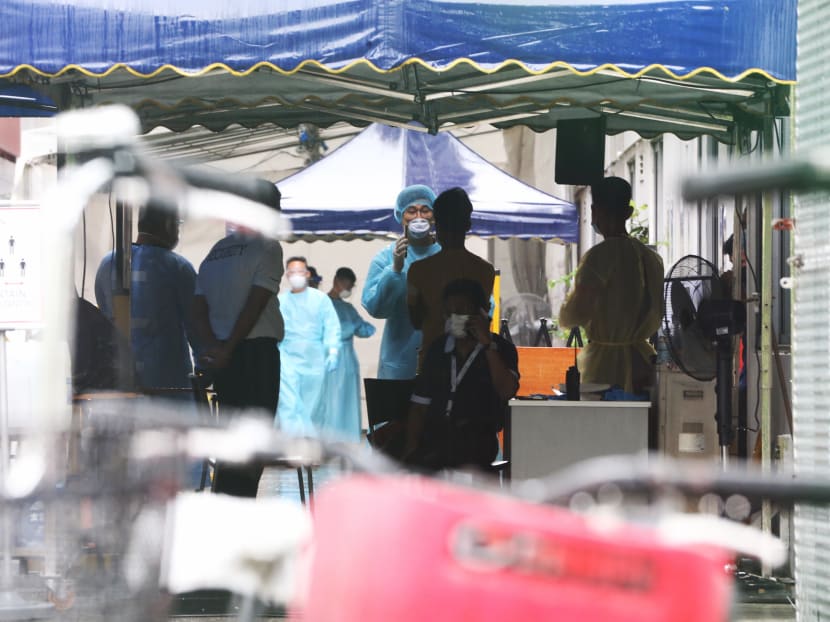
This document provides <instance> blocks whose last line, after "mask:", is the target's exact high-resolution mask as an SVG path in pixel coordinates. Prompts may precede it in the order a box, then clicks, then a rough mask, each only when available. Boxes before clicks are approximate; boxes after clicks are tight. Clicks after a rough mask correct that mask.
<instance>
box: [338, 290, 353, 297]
mask: <svg viewBox="0 0 830 622" xmlns="http://www.w3.org/2000/svg"><path fill="white" fill-rule="evenodd" d="M351 295H352V290H350V289H341V290H340V293H339V294H338V296H340V298H341V299H343V300H346V298H348V297H349V296H351Z"/></svg>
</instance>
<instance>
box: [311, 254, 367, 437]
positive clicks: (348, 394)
mask: <svg viewBox="0 0 830 622" xmlns="http://www.w3.org/2000/svg"><path fill="white" fill-rule="evenodd" d="M356 281H357V278H356V277H355V273H354V272H353V271H352V270H351V269H350V268H339V269H338V270H337V272H336V273H335V275H334V280H333V281H332V286H331V290H329V298H331V301H332V303H333V304H334V310H335V311H337V317H339V318H340V339H341V345H340V361H339V363H338V364H337V369H336V370H334V372H332V373H331V374H328V375H327V376H326V385H325V387H324V388H323V400H324V402H325V404H326V407H325V409H324V410H323V411H322V415H323V420H322V421H320V422H319V423H318V422H317V421H315V422H314V425H315V427H318V428H321V429H323V430H324V431H325V432H326V433H327V434H330V435H332V436H337V437H339V438H340V439H342V440H347V441H353V442H358V441H360V365H359V364H358V362H357V354H356V353H355V351H354V343H353V341H354V337H362V338H366V337H371V336H372V335H374V334H375V327H374V326H372V325H371V324H369V322H367V321H365V320H364V319H363V318H362V317H360V315H359V314H358V312H357V310H356V309H355V308H354V306H353V305H352V304H351V303H348V302H346V300H347V299H348V298H349V297H350V296H351V293H352V289H354V285H355V282H356Z"/></svg>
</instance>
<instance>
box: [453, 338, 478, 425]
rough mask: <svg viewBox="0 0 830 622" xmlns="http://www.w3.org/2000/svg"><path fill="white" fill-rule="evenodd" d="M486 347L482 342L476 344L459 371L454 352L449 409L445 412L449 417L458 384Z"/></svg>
mask: <svg viewBox="0 0 830 622" xmlns="http://www.w3.org/2000/svg"><path fill="white" fill-rule="evenodd" d="M483 349H484V346H483V345H481V344H480V343H478V344H476V347H475V348H474V349H473V351H472V352H471V353H470V356H469V357H467V361H466V362H465V363H464V366H463V367H462V368H461V372H458V364H457V362H456V357H455V352H453V353H452V358H451V359H450V397H449V399H448V400H447V410H446V411H445V412H444V414H445V415H446V416H447V417H449V416H450V413H451V412H452V403H453V399H454V398H455V391H456V389H457V388H458V385H459V384H460V383H461V381H462V380H463V379H464V376H466V375H467V371H469V369H470V366H471V365H472V364H473V361H475V359H476V357H477V356H478V353H479V352H481V351H482V350H483Z"/></svg>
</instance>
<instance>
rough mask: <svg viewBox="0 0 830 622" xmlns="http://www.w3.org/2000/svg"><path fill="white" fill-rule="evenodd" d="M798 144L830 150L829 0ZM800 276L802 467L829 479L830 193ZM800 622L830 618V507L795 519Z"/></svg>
mask: <svg viewBox="0 0 830 622" xmlns="http://www.w3.org/2000/svg"><path fill="white" fill-rule="evenodd" d="M798 7H799V15H798V87H797V89H796V143H797V148H798V150H799V151H802V150H804V149H810V148H814V147H820V146H830V109H829V107H828V93H830V45H828V43H830V41H828V36H827V25H828V24H830V2H828V1H827V0H800V1H799V3H798ZM795 217H796V219H797V220H796V222H797V228H796V235H795V246H794V251H795V253H796V255H800V256H801V258H802V261H803V266H802V267H801V268H800V270H799V271H798V276H797V281H796V290H795V304H794V311H793V353H794V354H793V404H794V427H795V435H794V443H793V446H794V450H795V468H796V470H797V471H798V472H801V473H814V474H817V475H821V476H823V477H830V245H828V241H830V195H828V194H803V195H801V196H799V197H797V199H796V205H795ZM795 521H796V522H795V554H796V562H795V575H796V586H797V588H796V598H797V605H798V619H799V620H801V621H813V620H815V621H818V620H830V509H828V508H815V507H807V506H802V507H798V508H796V513H795Z"/></svg>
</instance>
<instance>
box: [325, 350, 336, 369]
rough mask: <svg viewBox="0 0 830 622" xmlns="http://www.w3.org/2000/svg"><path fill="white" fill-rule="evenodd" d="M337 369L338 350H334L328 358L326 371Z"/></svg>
mask: <svg viewBox="0 0 830 622" xmlns="http://www.w3.org/2000/svg"><path fill="white" fill-rule="evenodd" d="M335 369H337V349H336V348H332V349H331V350H329V353H328V355H327V356H326V371H334V370H335Z"/></svg>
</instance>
